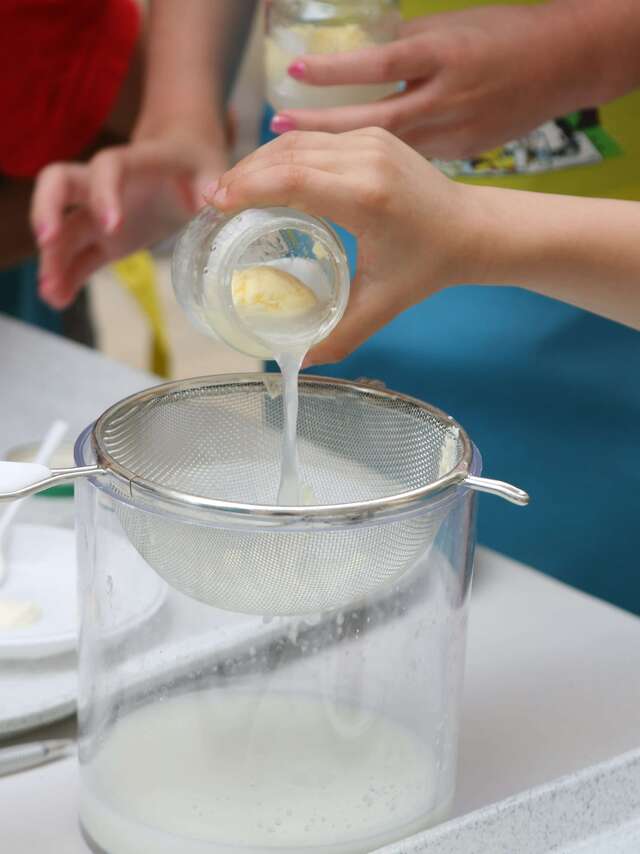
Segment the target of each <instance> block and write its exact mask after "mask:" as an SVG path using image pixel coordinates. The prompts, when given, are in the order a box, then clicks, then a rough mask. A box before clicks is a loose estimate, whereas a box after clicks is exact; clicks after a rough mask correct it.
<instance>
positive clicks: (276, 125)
mask: <svg viewBox="0 0 640 854" xmlns="http://www.w3.org/2000/svg"><path fill="white" fill-rule="evenodd" d="M295 129H296V123H295V122H294V121H293V119H292V118H290V117H289V116H281V115H278V116H274V117H273V118H272V119H271V131H272V132H273V133H288V132H289V131H291V130H295Z"/></svg>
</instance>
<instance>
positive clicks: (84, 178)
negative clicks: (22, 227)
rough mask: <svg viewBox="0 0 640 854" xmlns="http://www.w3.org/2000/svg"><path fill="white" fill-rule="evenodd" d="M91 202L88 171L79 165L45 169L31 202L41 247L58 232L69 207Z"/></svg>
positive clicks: (32, 215)
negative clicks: (88, 200)
mask: <svg viewBox="0 0 640 854" xmlns="http://www.w3.org/2000/svg"><path fill="white" fill-rule="evenodd" d="M87 199H88V171H87V168H86V166H83V165H81V164H79V163H54V164H52V165H51V166H47V167H46V168H45V169H43V170H42V172H41V173H40V175H39V176H38V180H37V181H36V187H35V190H34V193H33V199H32V202H31V227H32V228H33V231H34V233H35V235H36V239H37V241H38V245H39V246H44V245H45V244H46V243H48V242H49V241H51V240H53V239H54V238H55V237H56V236H57V235H58V233H59V231H60V228H61V225H62V221H63V219H64V216H65V211H66V210H67V208H69V206H70V205H84V204H86V202H87Z"/></svg>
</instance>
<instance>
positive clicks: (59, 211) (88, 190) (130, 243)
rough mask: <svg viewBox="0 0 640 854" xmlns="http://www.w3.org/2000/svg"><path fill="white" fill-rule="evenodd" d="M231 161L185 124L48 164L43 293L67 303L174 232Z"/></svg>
mask: <svg viewBox="0 0 640 854" xmlns="http://www.w3.org/2000/svg"><path fill="white" fill-rule="evenodd" d="M227 166H228V162H227V158H226V153H225V152H224V151H223V150H221V149H220V147H216V146H215V145H212V144H210V143H209V141H208V139H207V138H206V137H204V136H199V135H195V134H187V133H180V132H172V133H171V134H164V135H162V134H158V135H157V136H155V137H152V136H149V137H147V138H144V137H143V138H138V139H137V140H135V141H134V142H132V143H131V144H128V145H123V146H118V147H115V148H110V149H105V150H104V151H101V152H99V153H98V154H97V155H95V157H94V158H93V159H92V160H91V161H90V162H89V163H87V164H80V163H57V164H53V165H51V166H48V167H47V168H46V169H44V170H43V171H42V173H41V174H40V176H39V178H38V181H37V184H36V189H35V192H34V196H33V204H32V214H31V219H32V227H33V229H34V232H35V234H36V239H37V241H38V245H39V247H40V252H41V262H40V295H41V296H42V298H43V299H44V300H45V301H46V302H48V303H49V304H50V305H51V306H52V307H54V308H57V309H61V308H64V307H66V306H67V305H69V303H70V302H72V301H73V299H74V297H75V295H76V294H77V292H78V291H79V290H80V288H81V287H82V285H83V284H84V283H85V282H86V279H87V277H88V276H90V275H91V274H92V273H94V272H95V271H96V270H98V269H99V268H100V267H103V266H104V265H105V264H107V263H109V262H110V261H113V260H116V259H118V258H121V257H123V256H125V255H127V254H129V253H130V252H133V251H134V250H136V249H140V248H141V247H144V246H148V245H150V244H152V243H155V242H158V241H160V240H162V239H164V238H166V237H168V236H169V235H170V234H172V233H173V232H174V231H176V229H178V228H180V227H181V226H182V225H183V224H184V223H185V222H186V221H187V220H188V219H189V218H190V217H191V216H193V214H194V213H195V212H196V211H197V210H198V208H199V207H201V205H202V190H203V188H204V186H206V185H207V184H208V183H209V182H210V181H211V179H212V178H216V177H217V176H218V175H220V174H221V173H222V172H223V171H224V170H225V169H226V168H227Z"/></svg>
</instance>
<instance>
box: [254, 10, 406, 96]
mask: <svg viewBox="0 0 640 854" xmlns="http://www.w3.org/2000/svg"><path fill="white" fill-rule="evenodd" d="M401 20H402V18H401V14H400V2H399V0H331V2H329V0H271V2H269V3H268V4H267V23H266V38H265V71H266V83H267V100H268V101H269V103H270V104H271V106H272V107H273V108H274V109H276V110H286V109H297V108H308V109H313V108H316V107H339V106H349V105H352V104H367V103H370V102H371V101H377V100H379V99H380V98H384V97H386V96H387V95H392V94H393V93H394V92H396V91H398V84H397V83H384V84H368V85H362V84H359V85H352V86H349V85H345V86H309V85H307V84H304V83H300V82H298V81H297V80H295V79H294V78H293V77H291V76H290V75H289V74H288V73H287V69H288V67H289V66H290V65H291V63H292V62H293V61H294V59H296V57H299V56H301V55H303V54H313V53H343V52H345V51H351V50H359V49H361V48H364V47H369V46H371V45H376V44H385V43H386V42H390V41H393V40H394V39H396V38H397V37H398V34H399V29H400V23H401Z"/></svg>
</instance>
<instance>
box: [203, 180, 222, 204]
mask: <svg viewBox="0 0 640 854" xmlns="http://www.w3.org/2000/svg"><path fill="white" fill-rule="evenodd" d="M219 186H220V179H219V178H218V180H217V181H213V183H211V184H208V185H207V186H206V187H205V188H204V192H203V193H202V195H203V196H204V197H205V199H212V198H213V197H214V196H215V194H216V193H217V192H218V187H219Z"/></svg>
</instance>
